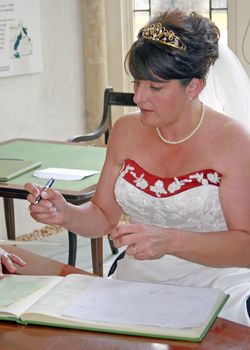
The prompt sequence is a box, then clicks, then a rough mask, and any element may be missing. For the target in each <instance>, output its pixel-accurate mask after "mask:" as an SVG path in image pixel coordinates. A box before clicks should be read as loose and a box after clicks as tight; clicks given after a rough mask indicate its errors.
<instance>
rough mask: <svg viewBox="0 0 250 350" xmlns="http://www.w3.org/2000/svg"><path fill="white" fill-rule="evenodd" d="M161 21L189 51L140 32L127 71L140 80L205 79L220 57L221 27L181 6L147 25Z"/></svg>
mask: <svg viewBox="0 0 250 350" xmlns="http://www.w3.org/2000/svg"><path fill="white" fill-rule="evenodd" d="M159 22H160V23H161V25H162V27H164V28H166V29H167V30H172V31H173V32H174V33H175V34H176V35H177V36H178V37H179V38H180V40H181V42H182V43H183V44H184V45H185V47H186V50H181V49H178V48H175V47H172V46H169V45H164V44H162V43H161V42H159V41H156V40H149V39H148V38H143V36H142V35H141V34H140V33H141V31H140V32H139V34H138V39H137V40H136V41H135V42H134V43H133V45H132V47H131V49H130V51H129V52H128V54H127V56H126V58H125V69H126V71H129V72H130V73H131V74H132V76H133V77H134V78H135V79H138V80H152V81H162V80H169V79H179V80H181V83H182V84H183V85H187V84H188V83H189V82H190V80H191V79H192V78H199V79H205V78H206V75H207V72H208V70H209V67H210V65H211V64H213V63H214V62H215V60H216V59H217V58H218V40H219V37H220V32H219V29H218V28H217V26H216V25H215V24H214V23H213V22H211V21H210V20H209V19H208V18H205V17H203V16H201V15H199V14H197V13H195V12H191V13H190V14H189V15H186V14H185V13H184V12H182V11H180V10H179V9H175V10H168V11H167V12H164V13H162V14H160V15H159V16H157V17H155V18H154V19H153V20H152V21H150V22H149V23H148V25H147V27H150V26H152V25H155V24H157V23H159Z"/></svg>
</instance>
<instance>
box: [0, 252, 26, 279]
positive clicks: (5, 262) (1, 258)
mask: <svg viewBox="0 0 250 350" xmlns="http://www.w3.org/2000/svg"><path fill="white" fill-rule="evenodd" d="M14 264H16V265H19V266H25V265H26V263H25V261H23V260H22V259H21V258H20V257H19V256H17V255H15V254H11V253H8V252H7V251H6V250H4V249H2V248H0V278H2V277H3V266H4V267H5V268H6V270H7V272H9V273H15V272H16V267H15V266H14Z"/></svg>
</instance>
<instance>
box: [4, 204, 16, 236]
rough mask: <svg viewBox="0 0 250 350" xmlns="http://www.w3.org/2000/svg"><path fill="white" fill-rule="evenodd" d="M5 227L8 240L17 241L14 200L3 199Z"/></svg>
mask: <svg viewBox="0 0 250 350" xmlns="http://www.w3.org/2000/svg"><path fill="white" fill-rule="evenodd" d="M3 205H4V215H5V225H6V231H7V238H8V239H13V240H15V239H16V231H15V212H14V199H13V198H3Z"/></svg>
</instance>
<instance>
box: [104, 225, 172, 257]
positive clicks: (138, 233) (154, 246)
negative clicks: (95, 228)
mask: <svg viewBox="0 0 250 350" xmlns="http://www.w3.org/2000/svg"><path fill="white" fill-rule="evenodd" d="M110 238H111V239H112V240H113V241H114V245H115V246H116V247H117V248H120V247H122V246H127V248H126V254H128V255H133V256H134V257H135V258H136V259H139V260H146V259H159V258H161V257H162V256H163V255H165V254H167V253H169V252H168V247H169V239H170V237H169V235H168V232H167V229H166V228H161V227H158V226H153V225H145V224H121V225H119V226H117V227H116V228H115V229H113V230H112V231H111V233H110Z"/></svg>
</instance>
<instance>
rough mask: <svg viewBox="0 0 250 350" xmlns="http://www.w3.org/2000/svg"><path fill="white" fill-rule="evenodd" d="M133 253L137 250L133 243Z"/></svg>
mask: <svg viewBox="0 0 250 350" xmlns="http://www.w3.org/2000/svg"><path fill="white" fill-rule="evenodd" d="M132 248H133V255H135V254H136V253H137V250H136V246H135V245H133V247H132Z"/></svg>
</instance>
